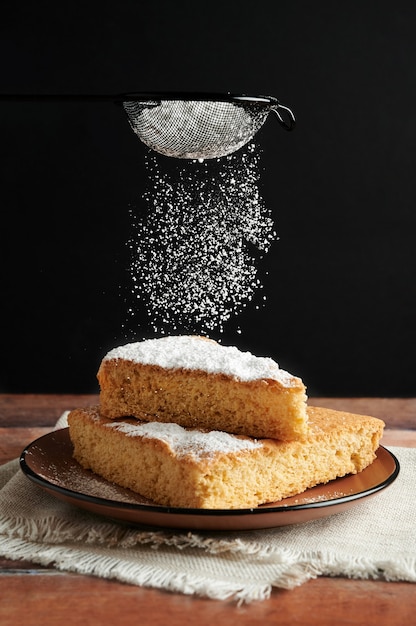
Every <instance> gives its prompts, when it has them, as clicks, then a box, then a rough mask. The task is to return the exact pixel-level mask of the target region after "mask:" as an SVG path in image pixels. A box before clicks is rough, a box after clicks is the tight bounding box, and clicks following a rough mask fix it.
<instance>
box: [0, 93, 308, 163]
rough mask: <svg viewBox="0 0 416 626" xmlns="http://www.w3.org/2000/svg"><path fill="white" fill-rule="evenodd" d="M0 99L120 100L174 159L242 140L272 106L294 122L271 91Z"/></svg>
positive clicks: (144, 134) (224, 150)
mask: <svg viewBox="0 0 416 626" xmlns="http://www.w3.org/2000/svg"><path fill="white" fill-rule="evenodd" d="M0 101H18V102H26V101H36V102H79V101H85V102H92V103H98V102H103V101H113V102H116V103H118V104H123V107H124V110H125V111H126V113H127V116H128V119H129V122H130V126H131V128H132V129H133V131H134V132H135V133H136V135H137V136H138V137H139V138H140V139H141V141H142V142H143V143H144V144H146V145H147V146H148V147H149V148H151V149H152V150H155V151H156V152H159V153H161V154H164V155H165V156H170V157H176V158H179V159H199V160H201V159H212V158H218V157H222V156H225V155H227V154H231V153H232V152H235V151H236V150H238V149H239V148H241V147H242V146H244V145H245V144H246V143H248V142H249V141H250V140H251V139H252V138H253V137H254V135H255V134H256V133H257V131H258V130H259V129H260V128H261V127H262V126H263V124H264V122H265V121H266V119H267V116H268V114H269V113H270V111H272V112H273V113H274V114H275V115H276V116H277V119H278V122H279V124H280V125H281V126H282V127H283V128H284V129H285V130H292V129H293V128H294V127H295V123H296V122H295V117H294V115H293V113H292V111H291V110H290V109H289V108H288V107H287V106H285V105H283V104H281V103H280V102H279V101H278V100H277V99H276V98H274V97H272V96H247V95H232V94H214V93H211V94H198V93H188V92H182V93H178V92H166V93H126V94H118V95H100V94H89V95H77V94H70V95H64V94H54V95H48V94H43V95H42V94H38V95H27V94H17V95H10V94H0Z"/></svg>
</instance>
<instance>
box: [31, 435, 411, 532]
mask: <svg viewBox="0 0 416 626" xmlns="http://www.w3.org/2000/svg"><path fill="white" fill-rule="evenodd" d="M72 450H73V448H72V443H71V440H70V438H69V429H68V428H64V429H62V430H57V431H54V432H51V433H49V434H47V435H44V436H43V437H40V438H39V439H37V440H36V441H34V442H33V443H31V444H30V445H29V446H28V447H27V448H25V450H24V451H23V452H22V454H21V457H20V466H21V468H22V470H23V472H24V473H25V474H26V476H27V477H28V478H29V479H30V480H32V481H33V482H34V483H36V484H37V485H38V486H39V487H41V488H42V489H44V490H45V491H47V492H48V493H50V494H51V495H53V496H55V497H56V498H59V499H61V500H64V501H65V502H67V503H70V504H72V505H76V506H78V507H80V508H82V509H86V510H88V511H90V512H92V513H96V514H98V515H104V516H106V517H109V518H112V519H115V520H118V521H121V522H126V523H129V524H144V525H147V526H159V527H164V528H183V529H190V530H196V529H198V530H252V529H260V528H272V527H275V526H285V525H288V524H299V523H302V522H307V521H310V520H314V519H318V518H320V517H326V516H328V515H333V514H334V513H339V512H341V511H345V510H346V509H348V508H349V507H351V506H353V505H354V504H356V503H358V502H360V501H361V500H362V499H363V498H368V497H370V496H373V495H375V494H377V493H378V492H379V491H381V490H382V489H384V488H385V487H388V486H389V485H390V484H391V483H392V482H393V481H394V480H395V479H396V477H397V475H398V473H399V463H398V461H397V459H396V457H395V456H394V455H393V454H392V453H391V452H389V451H388V450H387V449H386V448H383V447H382V446H380V448H379V449H378V451H377V458H376V460H375V461H374V462H373V463H372V464H371V465H370V466H369V467H367V468H366V469H365V470H364V471H362V472H360V473H359V474H355V475H348V476H346V477H344V478H338V479H337V480H333V481H331V482H330V483H327V484H326V485H319V486H317V487H314V488H312V489H308V490H307V491H305V492H304V493H302V494H301V495H298V496H293V497H291V498H286V499H284V500H281V501H280V502H277V503H273V504H267V505H262V506H259V507H256V508H254V509H227V510H223V509H220V510H218V509H183V508H172V507H165V506H159V505H157V504H155V503H154V502H151V501H150V500H147V499H145V498H143V497H142V496H140V495H138V494H136V493H134V492H132V491H130V490H129V489H123V488H122V487H118V486H116V485H114V484H112V483H109V482H108V481H106V480H104V479H103V478H100V477H99V476H96V475H95V474H93V473H92V472H90V471H88V470H84V469H83V468H82V467H81V466H80V465H79V464H78V463H77V461H75V459H73V458H72Z"/></svg>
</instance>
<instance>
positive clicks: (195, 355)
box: [97, 336, 308, 441]
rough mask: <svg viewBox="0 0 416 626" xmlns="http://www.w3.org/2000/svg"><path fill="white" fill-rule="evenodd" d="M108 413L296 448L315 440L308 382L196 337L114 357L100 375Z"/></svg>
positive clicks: (131, 348)
mask: <svg viewBox="0 0 416 626" xmlns="http://www.w3.org/2000/svg"><path fill="white" fill-rule="evenodd" d="M97 377H98V381H99V384H100V412H101V414H102V415H103V416H105V417H108V418H110V419H117V418H119V417H127V416H132V417H136V418H137V419H140V420H144V421H152V422H153V421H156V422H175V423H177V424H179V425H181V426H184V427H186V428H202V429H208V430H223V431H226V432H229V433H234V434H241V435H247V436H250V437H270V438H273V439H280V440H286V441H290V440H293V439H303V438H305V436H306V435H307V430H308V419H307V412H306V399H307V398H306V390H305V385H304V384H303V382H302V380H301V379H300V378H298V377H296V376H292V374H289V373H288V372H286V371H284V370H282V369H280V368H279V366H278V364H277V363H276V362H275V361H273V360H272V359H270V358H266V357H256V356H254V355H252V354H251V353H250V352H242V351H240V350H238V349H237V348H236V347H234V346H222V345H220V344H218V343H217V342H215V341H212V340H209V339H206V338H203V337H196V336H170V337H163V338H160V339H149V340H147V341H142V342H137V343H130V344H127V345H125V346H121V347H119V348H115V349H114V350H111V351H110V352H109V353H108V354H107V355H106V356H105V357H104V359H103V360H102V363H101V366H100V369H99V371H98V374H97Z"/></svg>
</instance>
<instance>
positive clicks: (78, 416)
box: [68, 407, 384, 509]
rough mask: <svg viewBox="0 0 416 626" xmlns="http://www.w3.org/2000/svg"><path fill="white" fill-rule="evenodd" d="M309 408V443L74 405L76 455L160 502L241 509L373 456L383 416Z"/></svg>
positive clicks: (348, 470) (358, 466) (355, 467)
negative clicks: (117, 416) (111, 415)
mask: <svg viewBox="0 0 416 626" xmlns="http://www.w3.org/2000/svg"><path fill="white" fill-rule="evenodd" d="M308 413H309V424H310V427H309V435H308V438H307V439H306V441H304V442H300V441H291V442H282V441H276V440H272V439H252V438H249V437H245V436H241V435H230V434H228V433H224V432H218V431H210V432H203V431H201V430H192V429H184V428H183V427H181V426H179V425H177V424H174V423H160V422H150V423H149V422H138V421H137V420H135V419H125V420H109V419H107V418H105V417H103V416H101V415H100V413H99V410H98V407H97V408H90V409H76V410H74V411H72V412H71V413H70V414H69V417H68V422H69V433H70V438H71V440H72V442H73V445H74V457H75V459H76V460H77V461H78V462H79V463H80V464H81V466H82V467H84V468H85V469H91V470H92V471H93V472H95V473H96V474H99V475H101V476H103V477H104V478H106V479H107V480H108V481H111V482H114V483H117V484H118V485H121V486H123V487H127V488H130V489H132V490H133V491H136V492H138V493H140V494H141V495H142V496H145V497H146V498H149V499H151V500H153V501H154V502H155V503H157V504H160V505H165V506H171V507H185V508H203V509H241V508H251V507H255V506H258V505H260V504H264V503H269V502H276V501H279V500H281V499H282V498H286V497H289V496H293V495H297V494H300V493H302V492H303V491H305V490H306V489H308V488H309V487H313V486H315V485H317V484H320V483H326V482H328V481H330V480H332V479H335V478H337V477H341V476H345V475H346V474H355V473H357V472H360V471H361V470H363V469H364V468H365V467H367V466H368V465H369V464H370V463H372V461H373V460H374V459H375V451H376V450H377V448H378V446H379V441H380V438H381V436H382V433H383V428H384V423H383V422H382V421H381V420H379V419H376V418H373V417H367V416H361V415H354V414H350V413H344V412H341V411H334V410H330V409H323V408H315V407H310V408H308Z"/></svg>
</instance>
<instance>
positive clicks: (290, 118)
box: [271, 102, 296, 130]
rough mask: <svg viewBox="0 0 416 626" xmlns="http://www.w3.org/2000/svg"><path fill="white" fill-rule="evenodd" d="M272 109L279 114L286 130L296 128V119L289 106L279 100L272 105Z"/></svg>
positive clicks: (280, 122)
mask: <svg viewBox="0 0 416 626" xmlns="http://www.w3.org/2000/svg"><path fill="white" fill-rule="evenodd" d="M271 110H272V111H273V113H274V114H275V115H276V116H277V119H278V121H279V124H280V125H281V126H283V128H284V129H285V130H293V129H294V128H295V126H296V119H295V116H294V115H293V112H292V111H291V110H290V109H289V107H287V106H285V105H284V104H281V103H280V102H278V103H277V104H275V105H273V106H272V107H271ZM282 113H283V114H282Z"/></svg>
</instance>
